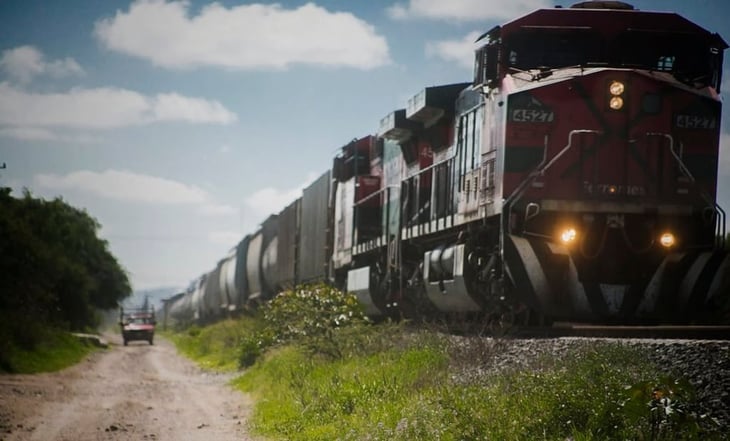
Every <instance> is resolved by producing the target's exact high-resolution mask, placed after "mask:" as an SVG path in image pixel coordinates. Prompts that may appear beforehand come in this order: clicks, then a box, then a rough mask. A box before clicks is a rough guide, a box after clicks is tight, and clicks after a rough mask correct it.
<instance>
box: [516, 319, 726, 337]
mask: <svg viewBox="0 0 730 441" xmlns="http://www.w3.org/2000/svg"><path fill="white" fill-rule="evenodd" d="M502 335H503V336H514V337H525V338H528V337H531V338H535V337H538V338H539V337H606V338H652V339H686V340H730V326H727V325H686V326H683V325H652V326H649V325H641V326H638V325H637V326H627V325H590V324H583V323H567V322H557V323H554V324H553V325H552V326H551V327H518V328H514V329H511V330H507V331H506V332H503V333H502Z"/></svg>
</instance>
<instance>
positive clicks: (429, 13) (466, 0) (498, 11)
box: [386, 0, 553, 21]
mask: <svg viewBox="0 0 730 441" xmlns="http://www.w3.org/2000/svg"><path fill="white" fill-rule="evenodd" d="M552 7H553V6H552V3H551V2H549V1H548V0H450V1H443V0H409V1H408V4H407V5H404V4H402V3H396V4H394V5H393V6H391V7H389V8H388V9H387V10H386V12H387V13H388V15H389V16H390V17H391V18H393V19H395V20H406V19H414V18H425V19H431V20H453V21H484V20H512V19H515V18H517V17H520V16H522V15H524V14H527V13H529V12H532V11H534V10H536V9H541V8H552Z"/></svg>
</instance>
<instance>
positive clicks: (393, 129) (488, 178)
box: [333, 2, 730, 323]
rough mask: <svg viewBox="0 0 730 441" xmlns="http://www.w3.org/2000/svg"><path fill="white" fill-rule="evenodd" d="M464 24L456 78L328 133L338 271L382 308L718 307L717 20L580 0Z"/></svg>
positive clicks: (672, 313) (721, 288)
mask: <svg viewBox="0 0 730 441" xmlns="http://www.w3.org/2000/svg"><path fill="white" fill-rule="evenodd" d="M479 41H480V42H482V46H481V47H480V48H479V49H478V50H477V51H476V60H475V76H474V80H473V83H472V84H470V85H448V86H441V87H430V88H425V89H424V90H422V91H421V92H419V93H418V94H417V95H415V96H414V97H413V98H412V99H410V100H409V101H408V103H407V106H406V108H405V109H399V110H396V111H394V112H392V113H391V114H389V115H388V116H386V117H385V118H383V120H382V121H381V125H380V132H379V135H380V136H381V137H382V138H383V139H384V140H385V141H384V142H383V143H382V144H381V145H382V148H381V147H377V148H374V145H375V144H374V143H372V142H371V143H370V147H369V148H368V147H367V146H365V145H364V142H363V141H359V142H357V143H354V144H352V145H348V146H346V147H345V148H343V151H342V154H341V155H340V158H339V162H341V163H348V162H349V163H353V164H355V165H353V166H352V167H348V168H346V170H345V171H346V173H340V174H339V175H338V176H336V180H337V182H338V183H339V187H338V189H337V192H338V196H337V203H338V204H339V205H338V206H337V208H336V215H335V216H336V219H335V222H336V223H337V225H339V224H343V225H345V227H344V228H339V229H338V228H335V236H336V237H335V250H334V255H333V262H334V266H335V268H336V270H337V274H338V278H339V279H340V280H346V283H345V282H343V284H346V286H347V287H348V289H349V290H351V291H354V292H356V293H357V294H358V296H359V297H360V298H361V299H363V301H364V303H365V304H366V305H367V308H368V310H369V311H371V312H373V313H375V312H378V313H380V314H390V313H392V312H393V311H397V312H409V311H411V310H413V309H414V308H415V309H428V308H430V309H436V310H438V311H441V312H448V313H468V312H485V311H486V312H487V313H489V314H490V315H491V316H492V318H493V319H495V320H510V321H511V320H518V319H519V320H530V318H532V319H536V318H537V319H544V318H549V319H560V320H585V321H597V322H622V323H631V322H656V321H661V322H672V321H678V322H687V321H693V320H700V321H706V320H709V321H712V320H722V318H720V317H712V313H713V311H715V310H717V306H718V305H719V304H720V303H723V302H726V301H727V299H726V298H724V297H723V296H725V295H726V292H727V290H728V286H727V283H728V282H727V278H726V277H724V275H725V274H727V272H728V266H729V265H730V263H729V262H728V257H727V255H726V253H725V252H724V251H722V249H723V240H724V237H725V229H724V228H725V213H724V211H723V210H722V209H721V208H720V207H719V206H718V205H717V203H716V188H717V176H718V173H717V167H718V149H719V136H720V107H721V106H720V100H719V96H718V91H719V90H720V81H721V74H722V59H723V51H724V50H725V49H726V48H727V44H726V43H725V42H724V41H723V40H722V38H721V37H720V36H719V35H717V34H714V33H711V32H709V31H707V30H705V29H703V28H701V27H700V26H698V25H696V24H694V23H692V22H690V21H689V20H686V19H685V18H683V17H680V16H679V15H676V14H671V13H661V12H644V11H639V10H635V9H634V8H633V7H631V6H630V5H628V4H625V3H622V2H583V3H579V4H576V5H574V6H573V7H571V8H565V9H562V8H556V9H542V10H538V11H535V12H533V13H531V14H528V15H526V16H524V17H521V18H518V19H516V20H514V21H511V22H509V23H506V24H504V25H502V26H497V27H495V28H493V29H491V30H489V31H488V32H486V33H485V34H484V35H483V36H482V37H480V39H479ZM365 144H367V143H365ZM394 145H395V146H394ZM393 147H395V152H396V153H392V151H391V152H390V153H389V149H392V148H393ZM398 150H400V153H401V154H400V155H398V154H397V152H398ZM388 155H390V157H388ZM380 164H387V165H385V166H381V165H380ZM336 168H337V167H335V169H336ZM399 178H400V184H399V183H398V181H399ZM394 204H395V206H394ZM398 204H399V206H398ZM349 206H351V207H352V209H351V210H350V209H349ZM375 206H377V207H375ZM396 211H397V212H398V213H399V217H400V218H399V220H398V221H396V222H390V220H391V216H393V213H394V212H396ZM372 213H375V214H372ZM348 216H350V218H348ZM350 222H351V224H350ZM337 225H336V227H337ZM349 225H351V226H352V227H351V228H350V227H349ZM348 228H349V229H348ZM725 319H726V318H725Z"/></svg>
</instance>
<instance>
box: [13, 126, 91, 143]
mask: <svg viewBox="0 0 730 441" xmlns="http://www.w3.org/2000/svg"><path fill="white" fill-rule="evenodd" d="M0 136H2V137H6V138H13V139H18V140H21V141H55V142H65V143H73V144H96V143H99V142H100V141H101V139H99V138H97V137H94V136H89V135H80V134H79V135H66V134H62V133H57V132H54V131H52V130H48V129H44V128H40V127H5V128H0Z"/></svg>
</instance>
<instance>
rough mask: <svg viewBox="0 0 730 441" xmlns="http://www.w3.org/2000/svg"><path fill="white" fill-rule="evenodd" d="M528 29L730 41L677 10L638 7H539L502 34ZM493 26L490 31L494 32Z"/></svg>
mask: <svg viewBox="0 0 730 441" xmlns="http://www.w3.org/2000/svg"><path fill="white" fill-rule="evenodd" d="M527 29H555V30H560V29H565V30H569V29H575V30H595V31H597V32H598V33H600V34H602V35H604V36H606V37H607V38H612V37H615V36H618V35H620V34H622V33H624V32H626V31H639V32H641V31H643V32H671V33H675V34H688V35H692V36H695V37H700V38H704V39H706V41H707V43H708V44H709V45H714V46H716V47H718V48H719V49H726V48H727V47H728V45H727V43H725V41H724V40H723V39H722V37H721V36H720V35H718V34H716V33H712V32H710V31H708V30H706V29H705V28H703V27H701V26H699V25H697V24H695V23H693V22H691V21H690V20H687V19H686V18H684V17H682V16H681V15H679V14H676V13H673V12H650V11H639V10H636V9H590V8H585V7H581V8H554V9H539V10H537V11H535V12H532V13H530V14H527V15H525V16H523V17H521V18H518V19H516V20H513V21H511V22H509V23H506V24H504V25H503V26H501V29H500V30H499V34H500V36H501V37H502V38H505V37H509V35H510V34H513V33H516V32H519V31H522V30H527ZM495 30H497V29H493V30H491V31H489V32H487V34H492V33H493V32H494V31H495Z"/></svg>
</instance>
